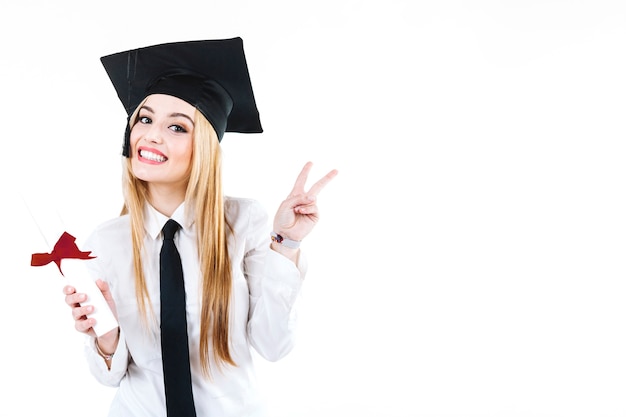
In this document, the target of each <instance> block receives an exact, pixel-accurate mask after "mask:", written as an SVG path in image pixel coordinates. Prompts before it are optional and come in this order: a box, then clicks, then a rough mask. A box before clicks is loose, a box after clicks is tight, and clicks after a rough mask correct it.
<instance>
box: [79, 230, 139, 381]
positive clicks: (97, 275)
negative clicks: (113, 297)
mask: <svg viewBox="0 0 626 417" xmlns="http://www.w3.org/2000/svg"><path fill="white" fill-rule="evenodd" d="M102 245H103V242H101V240H100V239H99V236H98V233H97V230H96V231H95V232H94V233H92V234H91V235H90V236H89V237H88V239H87V240H86V242H85V247H86V248H88V249H89V250H91V251H92V252H93V253H94V254H95V255H96V258H95V259H94V260H93V262H89V267H88V269H89V272H90V275H91V278H92V279H93V280H94V281H95V280H97V279H102V280H103V281H107V282H108V279H107V278H108V277H107V274H106V269H107V268H106V262H107V260H106V256H101V255H102V254H103V253H105V251H103V250H99V248H100V247H102ZM95 341H96V338H95V337H92V336H86V339H85V344H84V352H85V357H86V359H87V365H88V367H89V370H90V372H91V373H92V375H93V376H94V377H95V378H96V380H97V381H98V382H100V383H101V384H103V385H107V386H112V387H117V386H119V384H120V382H121V380H122V378H123V377H124V375H125V374H126V370H127V368H128V359H129V353H128V349H127V347H126V339H125V337H124V331H123V330H122V329H121V328H120V336H119V341H118V343H117V348H116V350H115V352H114V353H113V358H112V359H111V369H110V370H109V369H108V368H107V365H106V362H105V361H104V358H103V357H102V356H100V354H99V353H98V350H97V348H96V344H95Z"/></svg>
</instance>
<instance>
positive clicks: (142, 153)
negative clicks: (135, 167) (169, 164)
mask: <svg viewBox="0 0 626 417" xmlns="http://www.w3.org/2000/svg"><path fill="white" fill-rule="evenodd" d="M139 155H140V156H141V157H142V158H144V159H149V160H150V161H155V162H165V161H167V158H166V157H164V156H163V155H157V154H155V153H154V152H150V151H139Z"/></svg>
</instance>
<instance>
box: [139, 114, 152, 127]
mask: <svg viewBox="0 0 626 417" xmlns="http://www.w3.org/2000/svg"><path fill="white" fill-rule="evenodd" d="M137 122H138V123H142V124H144V125H147V124H150V123H152V119H150V118H149V117H147V116H139V118H138V119H137Z"/></svg>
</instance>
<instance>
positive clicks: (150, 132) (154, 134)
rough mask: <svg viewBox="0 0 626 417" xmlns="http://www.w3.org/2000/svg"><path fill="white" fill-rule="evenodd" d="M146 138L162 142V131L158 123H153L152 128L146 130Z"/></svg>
mask: <svg viewBox="0 0 626 417" xmlns="http://www.w3.org/2000/svg"><path fill="white" fill-rule="evenodd" d="M144 139H145V140H146V141H147V142H151V143H162V142H163V138H162V136H161V132H160V131H159V128H158V126H157V125H156V124H151V125H150V128H149V129H147V130H146V132H145V135H144Z"/></svg>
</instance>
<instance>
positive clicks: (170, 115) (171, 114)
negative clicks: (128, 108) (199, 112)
mask: <svg viewBox="0 0 626 417" xmlns="http://www.w3.org/2000/svg"><path fill="white" fill-rule="evenodd" d="M141 108H142V109H145V110H147V111H149V112H150V113H152V114H154V110H153V109H152V107H150V106H141ZM168 117H184V118H185V119H187V120H189V122H191V125H192V126H195V123H194V122H193V119H192V118H191V117H189V116H187V115H186V114H185V113H170V114H169V115H168Z"/></svg>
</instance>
